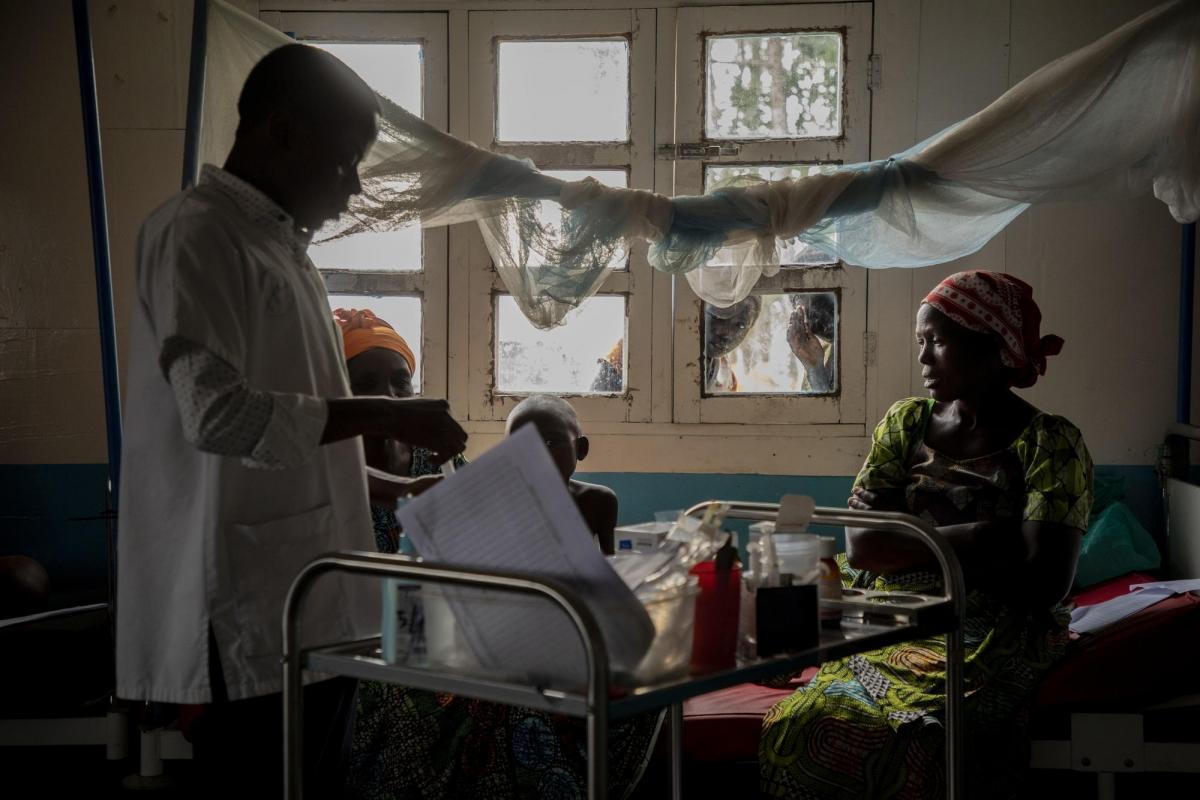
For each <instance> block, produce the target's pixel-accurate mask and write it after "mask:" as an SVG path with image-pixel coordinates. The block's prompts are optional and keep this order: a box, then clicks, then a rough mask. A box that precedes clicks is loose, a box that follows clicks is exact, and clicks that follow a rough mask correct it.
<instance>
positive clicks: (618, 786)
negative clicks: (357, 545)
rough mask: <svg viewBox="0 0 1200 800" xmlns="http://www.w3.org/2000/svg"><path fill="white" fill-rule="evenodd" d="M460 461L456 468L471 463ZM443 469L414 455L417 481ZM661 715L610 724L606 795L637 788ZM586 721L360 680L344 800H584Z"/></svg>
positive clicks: (390, 523)
mask: <svg viewBox="0 0 1200 800" xmlns="http://www.w3.org/2000/svg"><path fill="white" fill-rule="evenodd" d="M465 463H466V462H465V461H464V460H463V459H462V456H458V457H456V458H455V465H456V466H459V467H461V466H463V465H465ZM438 471H439V467H438V466H437V465H436V464H434V463H433V462H432V460H431V458H430V455H429V451H428V450H425V449H424V448H420V447H418V448H414V449H413V456H412V469H411V473H410V474H411V476H412V477H414V478H417V477H420V476H422V475H433V474H436V473H437V472H438ZM371 516H372V518H373V520H374V523H375V541H376V543H377V544H378V545H379V548H380V550H382V551H384V552H389V553H394V552H396V550H397V546H398V536H399V530H398V528H397V527H396V518H395V514H394V513H393V512H392V510H391V509H389V508H387V507H386V506H372V507H371ZM661 721H662V714H648V715H644V716H640V717H633V718H630V719H627V720H621V721H617V722H612V723H610V732H609V742H608V748H609V750H608V752H609V763H608V774H609V796H610V797H613V798H621V797H625V796H628V795H629V794H630V793H631V792H632V791H633V789H634V787H635V786H637V782H638V780H639V779H640V778H641V775H642V772H643V770H644V769H645V767H646V762H647V761H648V760H649V758H650V753H651V751H652V749H653V747H654V741H655V739H656V738H657V736H658V729H659V725H660V723H661ZM585 725H586V723H585V721H584V720H582V719H577V718H571V717H562V716H558V715H555V714H547V713H545V712H542V711H534V710H532V709H528V708H519V707H516V706H506V705H502V704H500V703H488V702H484V701H482V700H474V699H471V698H468V697H457V696H455V695H452V694H439V693H434V692H427V691H422V690H420V689H410V688H408V687H405V686H396V685H393V684H389V683H377V682H374V681H361V682H360V683H359V689H358V719H357V722H356V723H355V729H354V745H353V749H352V752H351V758H350V771H349V776H348V780H347V785H348V792H347V796H348V797H351V798H360V799H361V800H400V798H404V800H409V798H412V800H451V799H452V798H453V799H455V800H456V799H457V798H471V799H472V800H510V799H511V798H530V799H531V800H533V799H534V798H538V799H539V800H540V798H547V800H560V799H561V800H575V799H576V798H579V799H580V800H582V798H586V797H587V735H586V727H585Z"/></svg>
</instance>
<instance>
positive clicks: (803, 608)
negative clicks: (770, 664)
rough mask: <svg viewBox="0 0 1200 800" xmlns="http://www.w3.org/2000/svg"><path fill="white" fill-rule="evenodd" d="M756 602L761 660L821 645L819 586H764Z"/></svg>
mask: <svg viewBox="0 0 1200 800" xmlns="http://www.w3.org/2000/svg"><path fill="white" fill-rule="evenodd" d="M754 600H755V608H754V611H755V616H756V620H755V622H756V633H757V635H758V655H759V657H760V658H770V657H771V656H773V655H777V654H779V653H793V652H796V651H797V650H807V649H808V648H810V647H816V646H817V644H818V643H819V642H820V641H821V630H820V626H819V624H818V618H817V586H816V584H814V583H804V584H797V585H795V586H770V587H768V586H762V587H759V589H758V592H757V594H756V596H755V599H754Z"/></svg>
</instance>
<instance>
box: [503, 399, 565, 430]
mask: <svg viewBox="0 0 1200 800" xmlns="http://www.w3.org/2000/svg"><path fill="white" fill-rule="evenodd" d="M529 422H534V423H539V422H550V423H557V424H561V425H563V426H564V427H566V428H567V429H568V430H570V431H571V433H573V434H575V435H576V436H578V435H579V432H580V428H579V417H578V416H577V415H576V414H575V409H574V408H572V407H571V404H570V403H568V402H567V401H566V400H563V399H562V398H561V397H554V396H553V395H548V394H537V395H534V396H533V397H526V398H525V399H524V400H522V401H521V402H520V403H517V407H516V408H514V409H513V410H512V411H511V412H509V415H508V422H507V423H506V424H505V426H504V432H505V433H508V434H510V433H512V432H513V431H515V430H516V429H517V428H519V427H521V426H522V425H525V424H526V423H529ZM539 430H540V426H539Z"/></svg>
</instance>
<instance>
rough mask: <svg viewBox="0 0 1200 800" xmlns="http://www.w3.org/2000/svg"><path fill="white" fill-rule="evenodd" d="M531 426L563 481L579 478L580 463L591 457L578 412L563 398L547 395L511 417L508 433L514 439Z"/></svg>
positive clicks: (525, 403)
mask: <svg viewBox="0 0 1200 800" xmlns="http://www.w3.org/2000/svg"><path fill="white" fill-rule="evenodd" d="M529 423H533V425H534V427H535V428H537V432H538V435H539V436H541V437H542V441H543V442H544V443H545V445H546V449H547V450H549V451H550V457H551V458H553V459H554V464H555V466H557V467H558V471H559V472H560V473H562V476H563V480H569V479H570V478H571V476H572V475H574V474H575V465H576V463H577V462H579V461H583V459H585V458H587V454H588V440H587V437H586V436H584V435H583V433H582V431H581V430H580V428H579V418H578V417H577V416H576V415H575V409H573V408H571V404H570V403H568V402H567V401H566V400H563V399H562V398H561V397H552V396H551V395H545V394H539V395H534V396H533V397H527V398H525V399H524V400H522V401H521V402H520V403H518V404H517V407H516V408H514V409H513V410H512V412H511V413H510V414H509V415H508V423H507V424H506V425H505V429H504V432H505V434H506V435H511V434H512V432H513V431H515V430H516V429H517V428H520V427H522V426H524V425H527V424H529Z"/></svg>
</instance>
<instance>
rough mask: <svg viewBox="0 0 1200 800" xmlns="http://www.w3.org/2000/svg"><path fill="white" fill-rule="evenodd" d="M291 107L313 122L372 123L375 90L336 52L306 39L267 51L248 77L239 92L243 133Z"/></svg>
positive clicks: (375, 111)
mask: <svg viewBox="0 0 1200 800" xmlns="http://www.w3.org/2000/svg"><path fill="white" fill-rule="evenodd" d="M276 111H286V112H288V113H292V114H295V115H297V116H298V117H300V118H302V119H304V120H306V121H308V122H314V123H323V122H335V123H338V124H343V125H345V124H349V125H356V126H358V127H362V126H364V125H373V124H374V121H375V115H376V114H378V113H379V101H378V99H377V98H376V97H375V92H373V91H372V90H371V87H370V86H368V85H367V83H366V81H364V80H363V79H362V78H360V77H359V76H358V74H357V73H356V72H354V70H352V69H350V68H349V67H348V66H346V65H345V64H343V63H342V62H341V61H340V60H338V59H337V58H336V57H334V56H332V55H330V54H329V53H327V52H325V51H324V50H321V49H320V48H317V47H311V46H309V45H306V44H287V45H284V46H283V47H277V48H276V49H274V50H272V51H271V52H269V53H267V54H266V55H265V56H263V57H262V59H260V60H259V62H258V63H257V64H255V65H254V69H252V70H250V75H249V76H247V78H246V83H245V84H243V86H242V93H241V95H240V96H239V97H238V130H237V132H238V135H239V136H241V135H244V134H245V133H247V132H249V131H250V130H252V129H253V128H254V127H255V126H257V125H260V124H262V123H264V122H266V121H267V119H269V118H270V116H271V114H272V112H276Z"/></svg>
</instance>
